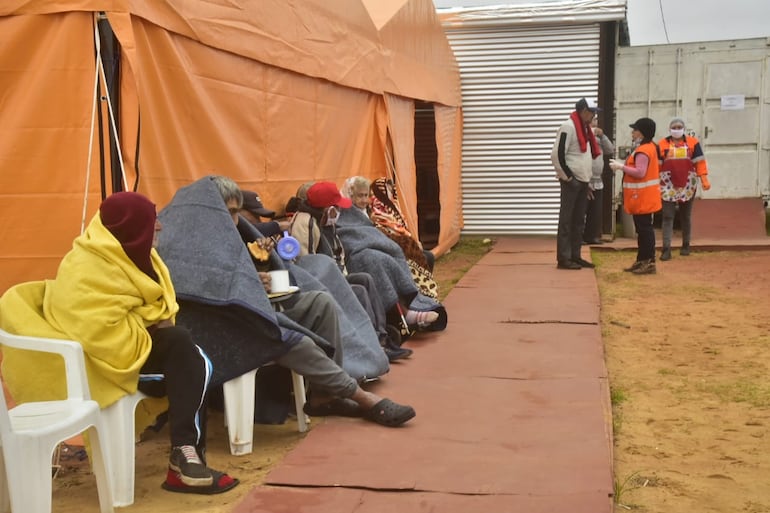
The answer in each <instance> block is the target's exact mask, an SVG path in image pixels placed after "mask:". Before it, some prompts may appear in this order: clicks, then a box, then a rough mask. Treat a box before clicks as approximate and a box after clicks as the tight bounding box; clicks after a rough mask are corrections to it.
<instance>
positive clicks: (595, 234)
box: [583, 189, 604, 242]
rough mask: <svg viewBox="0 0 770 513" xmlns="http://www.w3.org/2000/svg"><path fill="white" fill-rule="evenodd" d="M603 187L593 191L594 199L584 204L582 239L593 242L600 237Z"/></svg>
mask: <svg viewBox="0 0 770 513" xmlns="http://www.w3.org/2000/svg"><path fill="white" fill-rule="evenodd" d="M603 191H604V189H597V190H595V191H594V199H590V200H588V204H587V205H586V226H585V228H584V229H583V240H584V241H585V242H593V241H595V240H600V239H601V238H602V196H603Z"/></svg>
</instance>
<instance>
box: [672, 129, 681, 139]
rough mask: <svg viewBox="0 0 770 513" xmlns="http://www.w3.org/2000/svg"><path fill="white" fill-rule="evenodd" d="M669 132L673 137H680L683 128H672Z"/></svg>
mask: <svg viewBox="0 0 770 513" xmlns="http://www.w3.org/2000/svg"><path fill="white" fill-rule="evenodd" d="M669 132H671V137H673V138H674V139H681V138H682V137H683V136H684V128H672V129H671V130H669Z"/></svg>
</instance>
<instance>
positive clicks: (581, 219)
mask: <svg viewBox="0 0 770 513" xmlns="http://www.w3.org/2000/svg"><path fill="white" fill-rule="evenodd" d="M559 185H560V186H561V195H560V199H561V204H560V206H559V228H558V231H557V233H556V259H557V260H558V262H560V263H564V262H569V261H570V260H577V259H579V258H580V247H581V246H582V244H583V241H582V240H581V239H582V238H583V227H584V226H585V221H586V204H587V203H588V182H581V181H579V180H577V179H576V178H573V179H572V180H570V181H569V182H566V181H564V180H559Z"/></svg>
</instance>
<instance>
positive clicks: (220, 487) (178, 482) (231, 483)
mask: <svg viewBox="0 0 770 513" xmlns="http://www.w3.org/2000/svg"><path fill="white" fill-rule="evenodd" d="M211 473H212V475H213V476H214V482H213V483H212V484H210V485H208V486H188V485H186V484H184V483H183V482H182V479H181V478H180V477H179V474H178V473H177V472H175V471H173V470H171V469H168V473H167V474H166V480H165V481H164V482H163V484H162V485H160V486H161V488H163V489H164V490H168V491H169V492H176V493H197V494H200V495H214V494H216V493H223V492H226V491H227V490H230V489H232V488H235V487H236V485H238V483H240V481H239V480H238V479H235V478H234V477H230V476H228V475H227V474H225V473H224V472H219V471H216V470H212V471H211Z"/></svg>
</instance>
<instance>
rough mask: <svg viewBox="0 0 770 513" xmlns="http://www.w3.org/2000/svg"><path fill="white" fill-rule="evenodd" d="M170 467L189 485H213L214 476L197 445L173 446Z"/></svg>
mask: <svg viewBox="0 0 770 513" xmlns="http://www.w3.org/2000/svg"><path fill="white" fill-rule="evenodd" d="M168 468H170V469H171V470H173V471H174V472H176V473H178V474H179V479H180V480H181V481H182V482H183V483H184V484H186V485H187V486H211V484H212V483H213V482H214V476H213V475H212V474H211V470H210V469H209V468H208V467H206V465H205V464H204V463H203V461H201V459H200V457H199V456H198V453H197V451H196V450H195V447H193V446H192V445H178V446H176V447H172V448H171V456H169V459H168Z"/></svg>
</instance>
